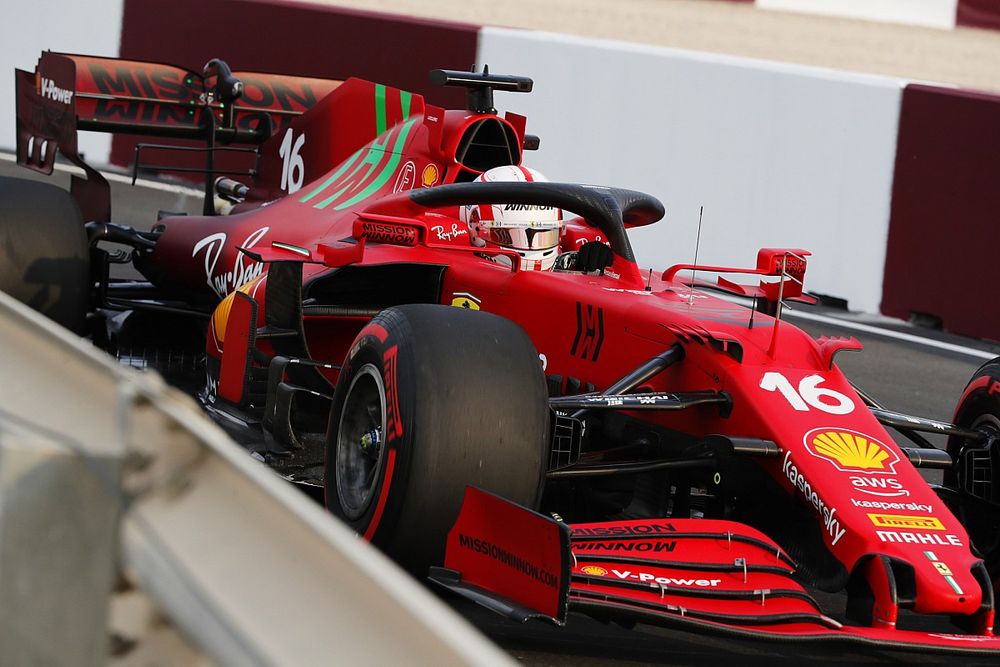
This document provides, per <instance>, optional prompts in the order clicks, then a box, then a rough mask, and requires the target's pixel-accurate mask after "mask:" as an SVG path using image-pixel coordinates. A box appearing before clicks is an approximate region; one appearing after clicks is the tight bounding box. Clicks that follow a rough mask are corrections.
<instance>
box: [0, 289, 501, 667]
mask: <svg viewBox="0 0 1000 667" xmlns="http://www.w3.org/2000/svg"><path fill="white" fill-rule="evenodd" d="M0 340H2V341H3V345H0V368H2V369H3V373H4V376H3V379H4V382H2V383H0V664H3V665H28V664H53V665H58V664H66V665H84V666H85V665H102V664H105V661H106V660H108V659H109V658H112V657H113V658H115V659H118V660H124V659H126V658H128V657H129V656H130V655H132V656H133V657H134V656H135V654H137V653H139V652H140V650H141V649H143V648H146V650H145V652H144V657H143V659H141V660H140V659H138V658H137V657H136V658H135V661H134V662H135V664H182V663H184V664H190V662H191V661H190V660H189V659H187V658H184V659H182V658H179V657H178V652H177V651H176V650H173V651H166V650H160V651H157V650H155V649H153V648H149V642H147V640H148V639H150V635H151V634H152V633H153V631H154V630H156V629H158V628H162V627H164V625H168V626H171V627H173V628H176V629H177V631H178V632H177V633H176V637H177V638H178V641H182V643H183V644H185V646H186V649H185V650H184V651H181V652H180V654H181V655H184V656H191V655H202V656H204V657H206V658H208V659H209V660H211V661H212V662H213V663H216V664H220V665H241V666H242V665H318V664H329V663H337V664H382V665H400V664H407V665H410V664H422V665H451V664H481V665H503V664H510V661H509V660H508V659H507V658H506V657H505V656H504V655H503V654H502V653H501V652H500V651H499V650H498V649H497V648H495V647H494V646H493V645H492V644H490V643H489V642H488V641H486V640H485V639H484V638H483V637H482V636H481V635H479V634H478V633H477V632H476V631H475V630H473V629H472V628H471V627H470V626H469V625H468V624H467V623H466V622H465V621H464V620H462V619H461V618H459V617H458V616H457V615H456V614H455V613H454V612H452V611H451V610H449V609H448V608H447V607H445V606H444V604H443V603H442V602H440V601H439V600H438V599H437V598H435V597H433V596H432V595H431V594H430V593H429V592H428V591H426V590H425V589H424V588H422V587H421V586H420V585H419V584H417V582H415V581H413V580H412V579H411V578H410V577H409V576H407V575H406V574H404V573H403V572H402V571H400V570H399V569H398V568H396V567H395V566H394V565H392V564H391V563H390V562H389V561H388V559H386V558H385V556H383V555H381V554H380V553H378V552H377V551H375V549H374V548H372V547H370V546H368V545H367V544H365V543H363V542H362V541H360V540H359V539H358V538H357V536H356V535H355V534H354V533H352V532H350V531H349V530H348V529H347V528H346V527H344V526H343V525H342V524H340V523H339V522H337V521H335V520H334V519H333V518H332V517H331V516H330V515H329V514H328V513H326V511H325V510H323V509H322V508H320V507H318V506H317V505H316V504H315V503H313V502H312V501H310V500H308V499H307V498H306V497H305V496H304V495H303V494H301V493H300V492H299V491H297V490H295V489H293V488H292V487H291V486H290V485H289V484H288V483H287V482H285V481H283V480H282V479H280V478H279V477H278V476H277V475H275V474H274V473H273V472H271V471H270V470H268V469H267V468H265V467H264V466H263V465H262V464H260V463H257V462H256V461H255V460H253V459H252V458H251V457H250V456H249V455H248V454H247V453H246V452H245V451H244V450H242V449H241V448H239V447H238V446H237V445H236V444H235V443H233V442H232V441H231V440H229V438H228V437H227V436H226V435H225V434H224V433H223V432H222V430H221V429H219V428H218V427H216V426H215V425H214V424H212V423H211V422H209V421H208V420H207V419H206V418H205V417H204V416H203V415H202V414H201V413H200V411H199V409H198V408H197V406H196V405H195V404H194V402H193V401H192V400H191V399H189V398H187V397H185V396H183V395H182V394H180V393H179V392H178V391H177V390H175V389H171V388H170V387H168V386H166V385H165V384H164V383H163V381H162V380H161V379H160V378H159V376H157V375H155V374H153V373H143V374H139V373H137V372H134V371H131V370H129V369H126V368H123V367H121V366H118V365H117V363H116V362H115V361H114V360H113V359H111V358H110V357H108V356H107V355H105V354H103V353H102V352H99V351H98V350H96V349H95V348H94V347H93V346H92V345H91V344H90V343H89V342H87V341H84V340H81V339H79V338H77V337H76V336H74V335H73V334H71V333H70V332H68V331H66V330H64V329H62V328H60V327H58V326H54V325H53V324H52V322H51V321H50V320H47V319H45V318H43V317H42V316H40V315H38V314H37V313H35V312H34V311H31V310H29V309H28V308H27V307H26V306H24V305H22V304H20V303H17V302H15V301H14V300H13V299H12V298H11V297H9V296H7V295H6V294H3V293H0ZM126 582H127V583H130V584H132V585H135V586H138V587H139V589H141V591H143V593H144V594H145V596H147V597H148V599H150V600H152V602H153V603H154V604H155V607H156V609H157V612H156V614H155V616H158V617H160V618H161V619H163V620H160V621H159V622H152V623H150V624H149V626H148V627H147V628H146V630H145V632H140V633H139V634H138V635H137V636H133V637H129V638H128V639H129V641H125V642H123V641H122V640H121V638H120V637H115V639H116V641H114V642H112V641H109V639H110V636H109V635H110V634H111V633H110V631H109V630H108V629H107V628H108V620H107V619H108V609H109V605H110V601H111V597H112V589H113V588H127V586H126V585H125V583H126ZM140 625H141V624H140ZM188 645H193V646H194V647H196V648H195V649H192V648H190V646H188ZM109 650H110V653H109Z"/></svg>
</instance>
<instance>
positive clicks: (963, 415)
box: [944, 357, 1000, 576]
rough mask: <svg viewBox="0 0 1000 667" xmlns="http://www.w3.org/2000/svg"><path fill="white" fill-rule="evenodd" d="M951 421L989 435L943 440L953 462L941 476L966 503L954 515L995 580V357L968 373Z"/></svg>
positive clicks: (998, 546)
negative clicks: (980, 439)
mask: <svg viewBox="0 0 1000 667" xmlns="http://www.w3.org/2000/svg"><path fill="white" fill-rule="evenodd" d="M953 421H954V422H955V424H957V425H959V426H963V427H965V428H971V429H973V430H977V431H982V432H984V433H986V434H987V435H988V436H989V438H988V439H987V440H986V441H985V442H970V441H968V440H966V439H964V438H959V437H957V436H952V437H950V438H949V439H948V453H949V454H951V458H952V460H953V461H955V462H956V463H955V465H954V466H953V467H952V468H951V469H949V470H947V471H946V472H945V475H944V483H945V486H947V487H949V488H952V489H955V490H956V491H958V494H959V497H960V498H964V499H965V502H963V503H962V506H961V507H960V508H958V509H959V512H958V513H959V516H960V517H961V518H962V523H963V524H965V528H966V530H967V531H969V538H970V539H971V540H972V543H973V544H974V545H975V547H976V549H977V550H978V551H979V552H980V553H981V554H982V555H983V558H984V559H985V560H986V566H987V569H988V570H989V571H990V573H991V574H992V575H994V576H996V575H997V574H1000V465H998V463H1000V451H997V450H998V449H1000V357H997V358H996V359H993V360H992V361H989V362H987V363H985V364H983V365H982V366H980V368H979V370H977V371H976V372H975V374H973V376H972V379H971V380H969V384H968V385H967V386H966V387H965V392H964V393H963V394H962V398H961V399H960V400H959V402H958V407H957V408H956V410H955V418H954V420H953ZM970 450H979V451H977V452H975V453H974V455H976V458H977V461H975V462H971V461H969V460H968V459H969V457H970V454H973V453H972V452H970ZM974 468H975V469H974ZM970 496H971V497H970Z"/></svg>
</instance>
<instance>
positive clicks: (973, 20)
mask: <svg viewBox="0 0 1000 667" xmlns="http://www.w3.org/2000/svg"><path fill="white" fill-rule="evenodd" d="M956 22H957V23H958V25H961V26H966V27H968V28H990V29H993V30H1000V3H998V2H997V0H958V14H957V15H956Z"/></svg>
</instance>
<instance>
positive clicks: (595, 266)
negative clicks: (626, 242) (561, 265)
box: [573, 241, 612, 273]
mask: <svg viewBox="0 0 1000 667" xmlns="http://www.w3.org/2000/svg"><path fill="white" fill-rule="evenodd" d="M611 262H612V256H611V248H610V247H608V246H607V245H605V244H603V243H601V242H600V241H587V242H586V243H584V244H583V245H582V246H581V247H580V250H578V251H577V253H576V265H575V266H574V267H573V268H574V269H576V270H577V271H586V272H587V273H589V272H591V271H603V270H604V269H606V268H608V267H609V266H611Z"/></svg>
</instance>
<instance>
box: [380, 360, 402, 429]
mask: <svg viewBox="0 0 1000 667" xmlns="http://www.w3.org/2000/svg"><path fill="white" fill-rule="evenodd" d="M398 351H399V346H398V345H393V346H392V347H390V348H389V349H388V350H386V351H385V354H384V355H383V356H382V373H383V375H384V376H385V411H386V419H385V430H386V436H385V438H386V441H391V440H399V439H400V438H402V437H403V420H402V418H401V415H400V414H399V392H398V391H397V390H396V353H397V352H398Z"/></svg>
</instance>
